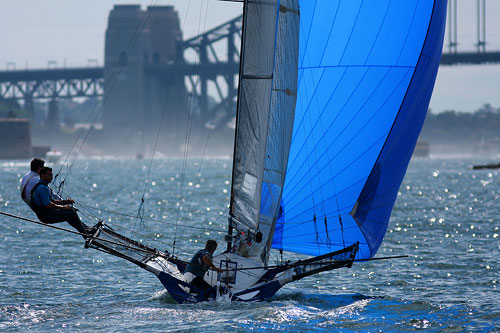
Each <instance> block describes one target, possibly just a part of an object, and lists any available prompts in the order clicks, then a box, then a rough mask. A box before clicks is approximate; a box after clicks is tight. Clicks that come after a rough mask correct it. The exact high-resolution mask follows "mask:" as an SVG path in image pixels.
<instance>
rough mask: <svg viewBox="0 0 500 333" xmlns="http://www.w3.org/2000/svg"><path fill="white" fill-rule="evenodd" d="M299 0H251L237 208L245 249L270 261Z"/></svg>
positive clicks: (288, 130)
mask: <svg viewBox="0 0 500 333" xmlns="http://www.w3.org/2000/svg"><path fill="white" fill-rule="evenodd" d="M298 36H299V8H298V0H282V1H278V0H274V1H273V0H265V1H264V0H263V1H245V4H244V15H243V33H242V56H241V65H240V85H239V92H238V109H237V124H236V141H235V153H234V165H233V185H232V193H231V211H230V215H231V217H232V218H233V225H234V226H235V227H236V229H237V230H238V231H239V232H240V233H244V234H245V235H247V232H248V230H249V229H250V230H254V231H257V230H259V231H260V232H262V235H263V239H262V242H260V243H256V242H250V244H251V245H248V242H243V243H242V244H243V246H242V248H241V250H240V254H242V255H244V256H248V257H255V258H259V257H260V258H261V259H262V261H263V262H267V258H268V250H269V249H270V246H271V242H272V237H269V236H272V234H273V232H274V225H275V220H276V215H277V211H278V208H279V202H280V198H281V193H282V188H283V182H284V177H285V170H286V165H287V161H288V152H289V146H290V140H291V134H292V127H293V119H294V109H295V103H296V89H297V64H298Z"/></svg>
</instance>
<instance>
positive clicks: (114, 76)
mask: <svg viewBox="0 0 500 333" xmlns="http://www.w3.org/2000/svg"><path fill="white" fill-rule="evenodd" d="M155 3H156V0H153V1H151V3H150V6H153V5H154V4H155ZM148 16H149V12H148V11H146V12H145V13H144V15H143V16H142V18H141V21H140V22H139V24H138V25H137V27H136V30H135V31H134V33H133V35H132V38H131V39H130V40H129V43H128V44H127V46H126V48H125V56H124V57H127V54H128V53H130V50H131V48H132V47H133V46H134V45H135V42H136V41H137V38H138V36H139V33H140V31H141V30H142V28H143V27H144V25H145V23H146V21H147V17H148ZM122 70H123V66H121V67H120V68H119V70H118V71H116V70H114V71H113V72H112V74H111V78H110V82H109V83H105V85H104V89H105V88H107V86H108V84H109V85H110V91H111V90H113V88H114V86H115V83H116V81H117V78H118V76H119V75H120V73H121V72H122ZM105 101H106V99H105V98H103V100H101V101H98V102H97V103H96V104H95V106H94V108H93V110H92V111H91V112H90V114H89V116H88V118H87V121H86V122H85V124H88V123H89V120H90V119H91V117H92V115H93V113H94V112H95V111H96V110H99V111H98V113H97V115H96V116H95V118H94V121H93V122H92V126H91V127H90V128H89V130H88V132H87V135H86V137H85V139H84V141H83V142H82V146H83V144H84V143H85V141H86V140H87V138H88V135H89V133H90V131H91V130H92V128H93V127H94V125H95V122H96V120H97V118H98V116H99V114H100V113H101V111H102V107H103V105H104V104H105ZM84 129H85V126H84V127H82V128H81V129H80V131H79V133H78V136H77V138H76V139H75V141H74V142H73V145H72V147H71V149H70V150H69V152H68V154H67V155H66V158H65V160H64V162H63V163H62V165H61V168H60V169H59V171H58V172H57V174H56V176H55V177H54V183H55V181H56V179H57V177H58V176H59V174H60V173H61V171H62V169H63V167H64V166H65V165H66V162H67V161H68V159H69V156H70V155H71V152H72V151H73V149H74V148H75V146H76V144H77V142H78V139H79V138H80V136H81V134H82V133H83V130H84ZM80 150H81V148H80ZM80 150H79V151H78V153H77V154H76V156H75V159H74V160H73V162H72V163H71V166H72V165H73V164H74V163H75V161H76V158H77V157H78V155H79V153H80ZM70 170H71V168H70V169H69V170H68V174H69V171H70ZM65 179H66V177H65ZM63 182H64V181H63Z"/></svg>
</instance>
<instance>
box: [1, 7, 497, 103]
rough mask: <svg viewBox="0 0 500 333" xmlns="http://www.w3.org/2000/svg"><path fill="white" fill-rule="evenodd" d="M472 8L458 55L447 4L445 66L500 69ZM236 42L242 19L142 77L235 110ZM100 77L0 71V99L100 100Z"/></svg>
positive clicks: (480, 14) (91, 70)
mask: <svg viewBox="0 0 500 333" xmlns="http://www.w3.org/2000/svg"><path fill="white" fill-rule="evenodd" d="M476 3H477V6H476V8H477V9H476V13H475V20H476V21H475V23H476V30H477V31H476V32H477V33H476V36H477V38H476V43H475V45H474V47H475V50H474V51H462V50H460V49H459V47H458V45H459V41H458V33H457V31H458V18H457V11H458V5H457V0H449V5H448V22H447V32H446V41H445V47H444V50H443V51H444V52H443V56H442V59H441V64H442V65H443V66H451V65H470V64H474V65H483V64H499V63H500V50H489V49H487V47H486V46H487V44H489V42H487V32H486V14H485V13H486V0H476ZM240 39H241V16H240V17H236V18H234V19H232V20H230V21H228V22H226V23H224V24H221V25H219V26H217V27H215V28H213V29H211V30H209V31H207V32H205V33H204V34H202V35H199V36H196V37H194V38H191V39H188V40H185V41H182V42H180V43H178V45H177V52H178V53H177V54H178V55H177V58H176V60H175V61H171V62H169V63H168V64H162V65H152V64H149V65H147V66H144V69H143V70H144V73H145V74H146V75H148V76H150V77H155V78H156V79H158V80H167V79H168V78H171V77H172V76H175V77H178V78H180V80H181V81H182V82H185V85H186V89H187V91H188V96H192V97H193V98H194V99H195V100H196V104H197V105H198V106H199V108H200V109H201V111H202V113H206V112H213V111H214V110H213V109H214V108H224V109H226V110H234V109H235V99H236V98H235V97H236V94H237V87H236V75H237V74H238V70H239V44H240ZM221 44H224V45H225V47H224V50H223V51H222V52H221V51H220V50H219V49H220V45H221ZM188 59H197V61H195V62H193V61H192V60H188ZM104 71H105V69H104V68H103V67H84V68H63V69H58V68H52V69H45V70H44V69H36V70H5V71H0V99H4V100H16V101H23V102H24V105H25V108H26V109H28V111H33V100H49V101H52V103H51V104H52V105H53V104H54V103H55V101H56V100H57V99H61V98H75V97H98V96H103V94H104V90H105V82H104ZM209 95H212V96H213V95H215V96H214V98H215V99H216V105H214V106H209ZM49 109H50V107H49ZM49 113H50V110H49Z"/></svg>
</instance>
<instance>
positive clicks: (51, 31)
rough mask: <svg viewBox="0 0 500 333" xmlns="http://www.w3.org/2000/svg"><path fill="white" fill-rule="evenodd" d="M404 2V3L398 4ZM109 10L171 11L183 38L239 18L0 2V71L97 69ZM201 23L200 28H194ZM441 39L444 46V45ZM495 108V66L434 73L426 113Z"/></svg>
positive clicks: (223, 11) (494, 42)
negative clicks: (176, 16) (52, 66)
mask: <svg viewBox="0 0 500 333" xmlns="http://www.w3.org/2000/svg"><path fill="white" fill-rule="evenodd" d="M398 1H406V0H398ZM114 4H141V5H142V7H143V8H145V7H146V6H148V5H173V6H174V7H175V9H176V10H177V11H178V13H179V17H180V20H181V29H182V30H183V31H184V38H189V37H192V36H195V35H197V34H198V31H200V32H203V31H205V30H208V29H210V28H212V27H214V26H216V25H218V24H221V23H224V22H226V21H228V20H230V19H232V18H234V17H236V16H238V15H240V14H241V4H240V3H233V2H229V1H219V0H162V1H161V0H148V1H144V0H142V1H141V0H135V1H133V0H121V1H116V0H115V1H109V0H86V1H74V0H44V1H40V0H16V1H13V0H12V1H11V0H0V31H2V33H1V34H0V50H1V52H0V71H3V70H6V69H13V68H15V69H25V68H28V69H34V68H47V66H48V63H49V61H55V62H56V63H57V66H58V67H63V66H66V67H82V66H87V64H88V63H89V60H90V62H95V61H97V63H98V64H99V65H101V66H102V65H103V56H104V33H105V30H106V26H107V18H108V14H109V11H110V10H111V9H112V8H113V5H114ZM486 8H487V13H486V23H487V25H486V32H487V37H486V39H487V42H488V45H487V49H489V50H495V51H500V23H499V22H500V1H499V0H486ZM475 13H476V0H458V22H459V23H458V26H459V28H458V41H459V50H463V51H471V50H473V49H474V43H475V40H476V39H475V38H476V16H475V15H476V14H475ZM199 22H201V23H199ZM446 38H447V36H446V37H445V43H446V42H447V39H446ZM484 103H490V104H491V105H492V106H493V107H497V108H500V64H499V65H489V66H447V67H441V68H440V69H439V73H438V78H437V81H436V86H435V89H434V94H433V97H432V100H431V105H430V108H431V109H432V110H433V112H442V111H446V110H457V111H474V110H477V109H478V108H480V107H481V106H482V105H483V104H484Z"/></svg>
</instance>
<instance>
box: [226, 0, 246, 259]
mask: <svg viewBox="0 0 500 333" xmlns="http://www.w3.org/2000/svg"><path fill="white" fill-rule="evenodd" d="M247 5H248V0H243V17H242V23H241V46H240V71H239V75H238V95H237V97H236V98H237V100H236V122H235V130H234V145H233V168H232V173H231V199H230V202H229V219H228V220H229V221H228V228H227V229H228V230H227V238H226V241H227V251H228V252H229V251H231V247H232V244H233V222H232V221H233V218H232V216H233V197H234V192H233V188H234V171H235V169H236V168H235V159H234V156H235V154H236V138H237V137H238V110H239V106H240V103H239V101H240V87H241V74H242V72H243V59H244V54H245V52H244V49H245V43H244V41H245V35H246V32H245V26H246V20H247V15H246V10H245V9H246V7H247Z"/></svg>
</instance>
